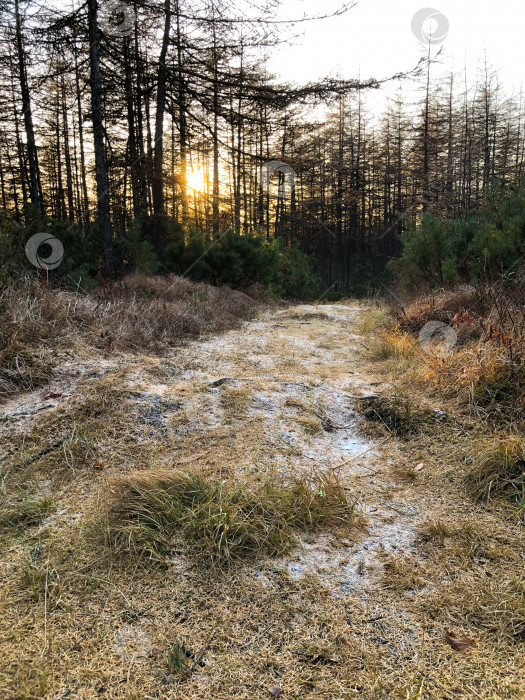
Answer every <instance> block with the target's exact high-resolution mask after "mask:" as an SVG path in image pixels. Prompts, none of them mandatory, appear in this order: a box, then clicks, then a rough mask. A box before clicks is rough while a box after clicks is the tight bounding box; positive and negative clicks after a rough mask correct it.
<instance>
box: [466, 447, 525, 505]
mask: <svg viewBox="0 0 525 700" xmlns="http://www.w3.org/2000/svg"><path fill="white" fill-rule="evenodd" d="M467 464H468V466H467V469H466V471H465V473H464V477H463V478H464V480H465V482H466V484H467V485H468V488H469V491H470V492H471V493H472V494H473V495H474V497H475V498H479V499H485V500H489V499H490V498H492V497H494V496H498V495H506V496H514V497H518V500H519V498H523V495H524V490H525V443H524V441H523V439H522V437H521V436H519V435H504V436H502V437H500V438H496V439H492V440H490V441H485V443H483V444H482V445H477V446H476V448H475V450H474V451H473V452H472V453H471V454H470V455H469V456H468V457H467Z"/></svg>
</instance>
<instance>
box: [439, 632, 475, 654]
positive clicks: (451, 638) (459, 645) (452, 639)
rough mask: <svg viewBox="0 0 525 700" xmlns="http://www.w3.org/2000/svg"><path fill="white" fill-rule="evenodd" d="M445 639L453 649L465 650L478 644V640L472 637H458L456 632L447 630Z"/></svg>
mask: <svg viewBox="0 0 525 700" xmlns="http://www.w3.org/2000/svg"><path fill="white" fill-rule="evenodd" d="M445 639H446V640H447V642H448V643H449V644H450V646H451V647H452V648H453V649H458V650H459V651H463V650H464V649H466V648H467V647H472V646H476V642H475V641H474V640H473V639H470V637H456V635H455V634H454V632H445Z"/></svg>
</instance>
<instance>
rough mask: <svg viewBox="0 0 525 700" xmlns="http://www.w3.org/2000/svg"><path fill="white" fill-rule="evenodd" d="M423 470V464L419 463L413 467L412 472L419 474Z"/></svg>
mask: <svg viewBox="0 0 525 700" xmlns="http://www.w3.org/2000/svg"><path fill="white" fill-rule="evenodd" d="M424 468H425V465H424V464H423V462H420V463H419V464H416V466H415V467H414V471H415V472H421V471H423V469H424Z"/></svg>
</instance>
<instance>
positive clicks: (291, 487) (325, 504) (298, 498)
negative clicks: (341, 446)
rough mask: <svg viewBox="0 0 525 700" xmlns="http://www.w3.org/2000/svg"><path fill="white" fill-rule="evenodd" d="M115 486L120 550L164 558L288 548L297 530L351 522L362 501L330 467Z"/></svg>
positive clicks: (169, 477)
mask: <svg viewBox="0 0 525 700" xmlns="http://www.w3.org/2000/svg"><path fill="white" fill-rule="evenodd" d="M110 493H111V497H110V500H109V503H108V509H107V521H108V537H109V542H110V544H111V545H112V546H113V548H114V549H115V550H117V551H119V552H127V553H135V554H137V553H138V554H146V555H149V556H150V557H153V558H156V559H164V558H165V557H166V556H169V555H170V554H173V553H174V552H177V551H180V550H181V549H182V550H183V551H184V552H185V553H186V554H188V555H190V556H192V557H193V558H195V559H200V560H201V561H208V562H212V563H213V564H224V563H228V562H230V561H233V560H238V559H245V558H248V557H252V556H256V555H262V554H268V555H272V556H273V555H280V554H283V553H284V552H287V551H289V550H290V548H291V547H292V546H293V544H294V542H295V538H294V530H302V531H307V530H315V529H316V528H319V527H322V526H326V525H330V526H332V527H333V526H336V525H342V524H345V525H349V524H351V523H352V522H353V518H354V506H355V504H354V502H352V501H350V500H349V499H348V497H347V494H346V491H345V489H344V488H343V487H342V485H341V484H340V483H339V481H338V479H337V477H335V476H334V475H326V474H323V475H319V474H316V475H315V476H313V477H311V478H299V477H295V478H293V479H290V480H287V481H285V480H283V479H280V480H279V479H278V478H276V480H275V481H267V482H260V481H256V480H253V481H245V482H231V483H225V482H223V481H218V480H211V479H208V478H207V477H205V476H204V475H203V474H201V473H199V472H182V471H150V472H136V473H133V474H131V475H128V476H126V477H122V478H119V479H116V480H114V481H113V483H112V484H111V485H110Z"/></svg>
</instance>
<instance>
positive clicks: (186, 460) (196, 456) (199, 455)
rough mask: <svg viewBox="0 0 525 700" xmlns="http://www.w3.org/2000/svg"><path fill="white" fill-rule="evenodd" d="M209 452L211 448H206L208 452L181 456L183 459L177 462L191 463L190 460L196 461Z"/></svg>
mask: <svg viewBox="0 0 525 700" xmlns="http://www.w3.org/2000/svg"><path fill="white" fill-rule="evenodd" d="M208 452H209V450H206V452H197V453H196V454H194V455H189V456H188V457H181V459H179V460H177V462H176V463H175V464H189V462H195V460H197V459H200V458H201V457H204V456H205V455H207V454H208Z"/></svg>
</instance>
